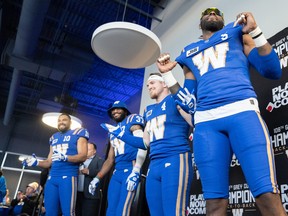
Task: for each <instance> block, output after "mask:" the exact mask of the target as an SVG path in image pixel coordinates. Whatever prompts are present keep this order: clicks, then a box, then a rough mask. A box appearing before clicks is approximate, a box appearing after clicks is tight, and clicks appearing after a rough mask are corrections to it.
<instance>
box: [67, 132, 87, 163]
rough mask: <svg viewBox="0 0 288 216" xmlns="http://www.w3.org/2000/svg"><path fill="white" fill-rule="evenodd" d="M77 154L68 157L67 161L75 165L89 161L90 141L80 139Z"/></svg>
mask: <svg viewBox="0 0 288 216" xmlns="http://www.w3.org/2000/svg"><path fill="white" fill-rule="evenodd" d="M77 152H78V153H77V154H76V155H67V161H69V162H73V163H80V162H84V161H85V160H86V159H87V152H88V140H87V139H86V138H84V137H79V139H78V140H77Z"/></svg>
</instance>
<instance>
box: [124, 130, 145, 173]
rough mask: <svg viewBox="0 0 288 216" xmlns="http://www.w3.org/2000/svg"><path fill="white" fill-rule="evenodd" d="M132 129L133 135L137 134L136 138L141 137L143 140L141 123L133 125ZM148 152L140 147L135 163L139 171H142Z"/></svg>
mask: <svg viewBox="0 0 288 216" xmlns="http://www.w3.org/2000/svg"><path fill="white" fill-rule="evenodd" d="M130 131H131V132H132V134H133V136H135V137H136V138H141V139H142V140H141V141H142V142H143V128H142V126H141V125H132V126H131V128H130ZM127 144H128V143H127ZM146 154H147V151H146V150H143V149H138V152H137V157H136V163H135V165H134V168H135V169H136V170H137V172H140V169H141V167H142V165H143V163H144V161H145V158H146ZM134 168H133V169H134Z"/></svg>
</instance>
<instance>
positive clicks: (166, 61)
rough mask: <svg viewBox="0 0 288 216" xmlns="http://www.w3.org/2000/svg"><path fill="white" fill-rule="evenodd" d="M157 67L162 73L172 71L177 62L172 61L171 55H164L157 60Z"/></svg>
mask: <svg viewBox="0 0 288 216" xmlns="http://www.w3.org/2000/svg"><path fill="white" fill-rule="evenodd" d="M156 64H157V67H158V69H159V71H160V72H161V73H166V72H168V71H171V70H172V69H173V68H174V67H175V66H176V65H177V62H176V61H171V59H170V54H169V53H162V54H161V55H160V56H159V58H158V59H157V62H156Z"/></svg>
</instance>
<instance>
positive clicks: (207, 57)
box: [192, 42, 229, 76]
mask: <svg viewBox="0 0 288 216" xmlns="http://www.w3.org/2000/svg"><path fill="white" fill-rule="evenodd" d="M228 50H229V46H228V43H227V42H224V43H221V44H218V45H216V46H215V49H214V47H209V48H208V49H206V50H204V51H203V52H201V53H199V54H198V55H196V56H194V57H193V58H192V61H193V63H194V64H195V65H196V66H197V67H198V69H199V71H200V75H201V76H202V75H203V74H205V73H206V72H207V71H208V68H209V65H210V64H211V66H212V67H213V68H220V67H225V63H226V53H227V51H228Z"/></svg>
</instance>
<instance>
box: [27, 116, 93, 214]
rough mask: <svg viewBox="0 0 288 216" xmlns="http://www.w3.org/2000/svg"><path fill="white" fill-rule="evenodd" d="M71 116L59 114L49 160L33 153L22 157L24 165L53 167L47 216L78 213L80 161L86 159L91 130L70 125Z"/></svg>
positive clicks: (51, 141)
mask: <svg viewBox="0 0 288 216" xmlns="http://www.w3.org/2000/svg"><path fill="white" fill-rule="evenodd" d="M70 126H71V117H70V116H69V115H68V114H66V113H62V114H60V115H59V117H58V130H59V132H57V133H55V134H53V135H52V136H51V137H50V140H49V143H50V152H49V155H48V157H47V159H46V160H38V159H37V157H36V155H35V154H33V155H32V156H31V157H28V158H27V159H25V160H24V161H23V165H24V166H39V167H42V168H50V171H49V176H48V179H47V182H46V185H45V192H44V196H45V209H46V215H47V216H57V215H58V214H59V210H60V209H59V203H60V206H61V211H62V215H64V216H71V215H75V204H76V195H77V178H78V170H79V164H80V163H81V162H84V161H85V160H86V156H87V145H88V139H89V133H88V131H87V130H86V129H84V128H77V129H74V130H71V129H70Z"/></svg>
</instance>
